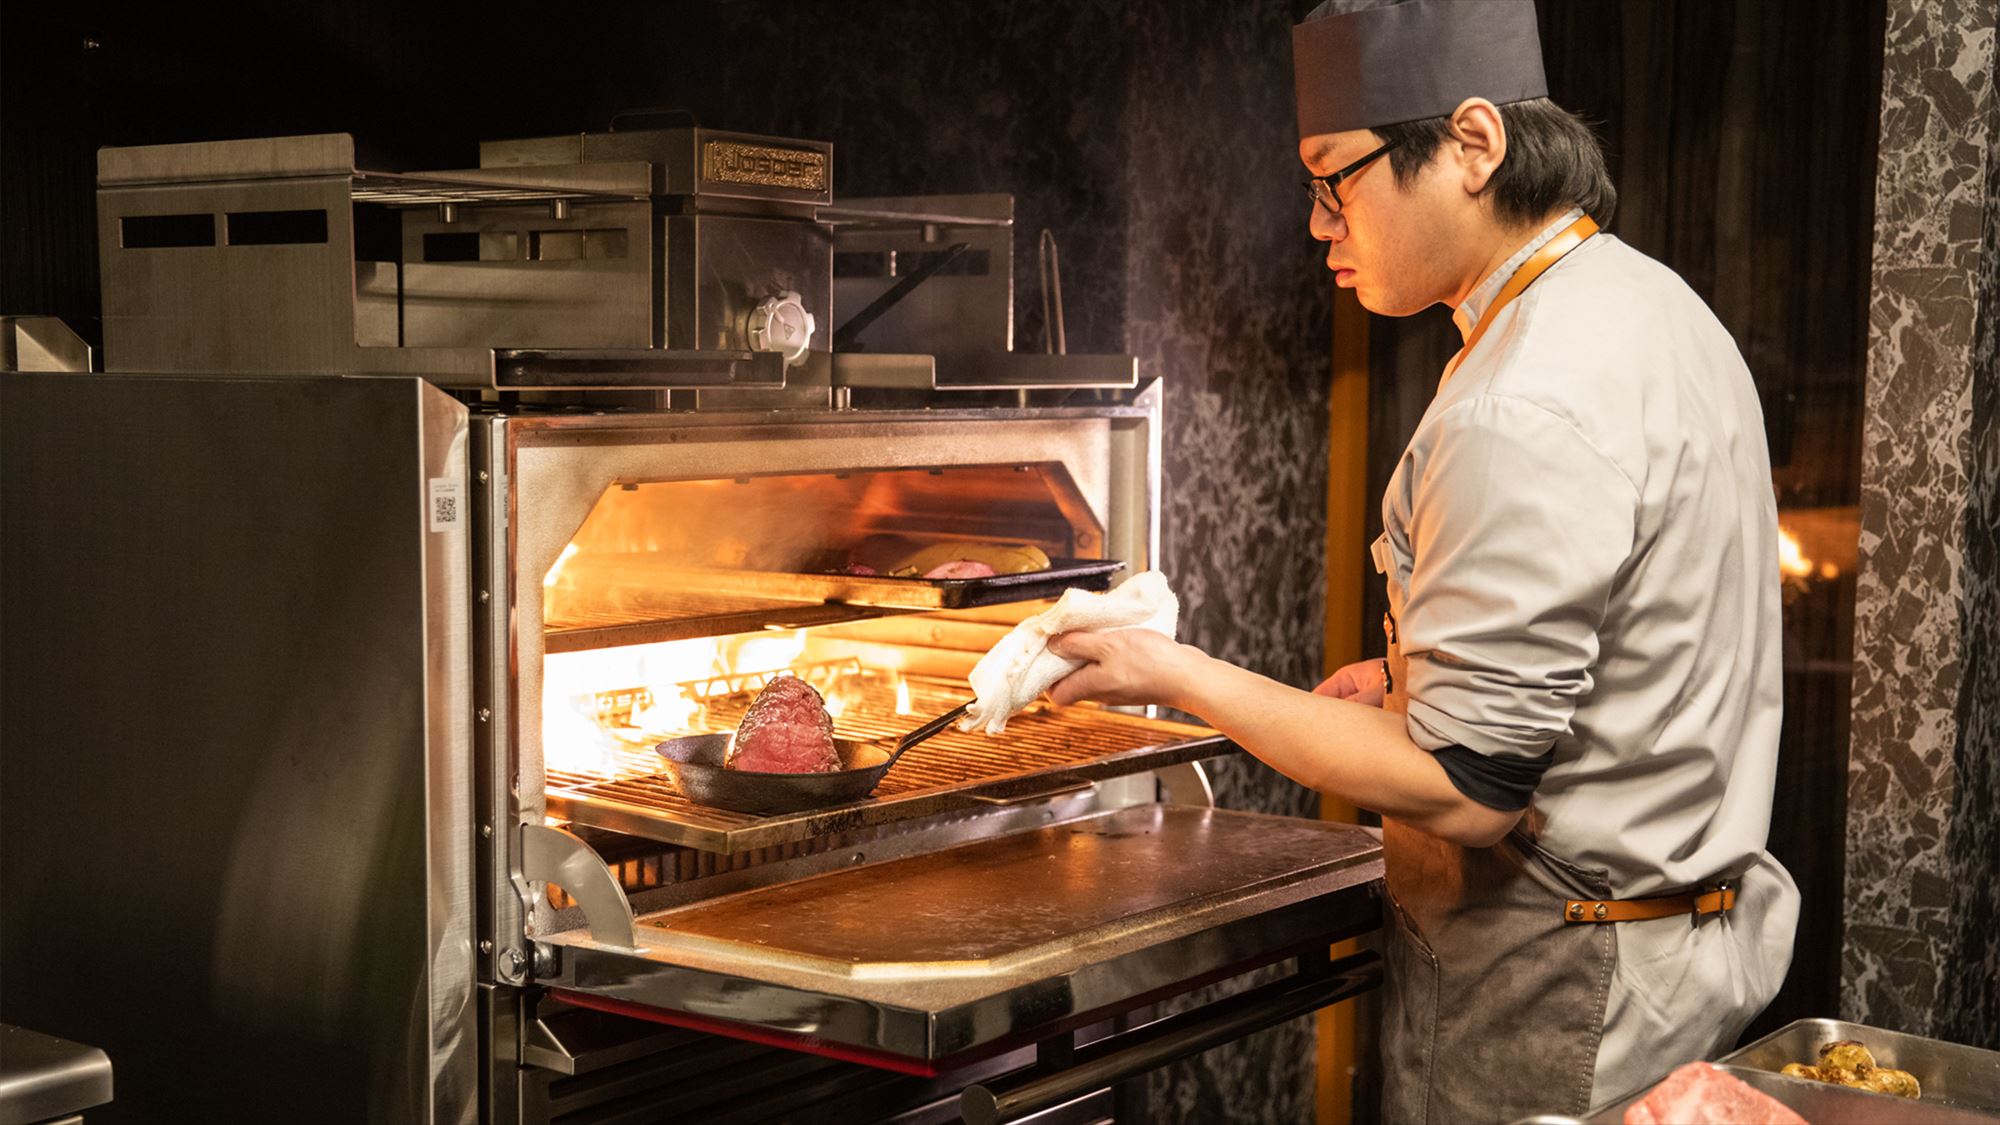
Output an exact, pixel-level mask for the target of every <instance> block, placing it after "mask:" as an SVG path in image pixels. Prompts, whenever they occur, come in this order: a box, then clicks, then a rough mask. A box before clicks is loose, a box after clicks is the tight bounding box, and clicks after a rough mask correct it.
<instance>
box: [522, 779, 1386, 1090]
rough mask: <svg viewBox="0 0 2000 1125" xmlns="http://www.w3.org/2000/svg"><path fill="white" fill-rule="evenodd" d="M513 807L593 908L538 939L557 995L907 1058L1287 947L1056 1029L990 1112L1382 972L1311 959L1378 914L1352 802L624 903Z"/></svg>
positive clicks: (1209, 811) (831, 1051)
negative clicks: (1113, 1030) (1292, 968)
mask: <svg viewBox="0 0 2000 1125" xmlns="http://www.w3.org/2000/svg"><path fill="white" fill-rule="evenodd" d="M529 831H531V832H537V833H547V834H548V835H547V836H544V837H542V840H543V841H544V843H542V844H540V845H531V847H530V849H529V850H530V851H531V852H532V851H533V850H534V849H535V847H541V848H542V849H544V850H543V858H542V859H540V860H538V861H537V863H536V867H537V868H538V869H539V870H538V873H539V874H541V875H542V876H544V877H552V878H555V879H558V880H562V879H568V880H569V881H570V882H571V884H572V885H568V886H565V888H564V889H565V890H567V891H568V892H569V893H570V895H571V896H572V897H573V898H575V899H576V900H577V901H578V902H579V903H580V904H582V906H583V911H582V912H583V914H584V915H585V917H586V919H587V922H586V924H585V925H583V926H580V927H578V928H575V929H568V930H563V931H561V932H553V933H548V934H546V935H542V936H540V937H539V938H538V939H537V940H538V943H539V948H538V952H537V958H536V966H535V968H536V974H535V975H536V977H537V978H538V981H539V983H541V984H543V985H546V986H548V987H549V988H550V989H552V990H553V991H554V993H555V994H556V995H557V996H558V997H560V998H561V999H563V1000H566V1001H569V1002H571V1003H574V1004H577V1005H581V1006H586V1007H592V1008H597V1009H601V1010H607V1011H614V1012H618V1013H621V1014H625V1015H631V1016H637V1017H640V1018H645V1019H650V1020H655V1021H658V1022H662V1023H669V1024H674V1025H678V1026H682V1027H688V1028H694V1029H698V1030H703V1031H709V1032H715V1033H719V1034H724V1035H731V1036H736V1037H739V1038H745V1039H751V1040H755V1041H758V1042H764V1043H770V1044H775V1045H781V1046H786V1047H791V1048H794V1049H798V1050H805V1051H811V1052H814V1053H818V1054H822V1055H828V1056H832V1057H837V1058H842V1059H846V1060H849V1061H855V1062H863V1063H867V1064H870V1065H874V1066H878V1067H883V1068H886V1069H891V1070H896V1071H900V1072H904V1073H910V1074H921V1075H935V1074H940V1073H945V1072H948V1071H951V1070H954V1069H957V1068H959V1067H961V1066H964V1065H966V1064H968V1063H971V1062H974V1061H978V1060H981V1059H985V1058H990V1057H992V1056H994V1055H997V1054H1000V1053H1003V1052H1007V1051H1011V1050H1015V1049H1018V1048H1020V1047H1022V1046H1025V1045H1028V1044H1035V1043H1046V1042H1048V1041H1051V1040H1056V1041H1059V1042H1062V1043H1064V1044H1067V1043H1068V1041H1069V1040H1068V1038H1067V1036H1066V1033H1067V1032H1069V1031H1072V1030H1075V1029H1077V1028H1080V1027H1084V1026H1086V1025H1089V1024H1093V1023H1097V1022H1099V1021H1102V1020H1105V1019H1107V1018H1109V1017H1111V1016H1115V1015H1118V1014H1120V1013H1124V1012H1128V1011H1131V1010H1132V1009H1135V1008H1139V1007H1143V1006H1146V1005H1149V1004H1152V1003H1154V1002H1156V1001H1159V1000H1161V999H1164V998H1166V997H1169V996H1172V995H1176V994H1179V993H1181V992H1185V991H1188V990H1190V989H1193V988H1195V987H1197V986H1200V985H1202V984H1205V983H1209V982H1212V981H1216V980H1221V979H1225V978H1228V977H1233V976H1237V975H1239V974H1242V973H1244V972H1247V971H1249V970H1251V969H1253V968H1256V967H1258V966H1262V965H1267V964H1271V963H1273V962H1276V961H1279V960H1282V959H1285V958H1289V957H1298V958H1300V972H1299V973H1298V974H1297V975H1295V976H1293V977H1291V978H1288V979H1285V980H1281V981H1279V982H1277V983H1276V984H1274V985H1267V986H1264V987H1262V988H1260V989H1257V990H1254V991H1253V992H1252V993H1246V994H1242V995H1239V996H1237V997H1233V998H1232V999H1231V1000H1229V1001H1225V1002H1224V1003H1223V1004H1219V1005H1214V1006H1212V1008H1210V1009H1197V1010H1196V1011H1194V1012H1190V1013H1187V1014H1185V1015H1184V1016H1179V1017H1174V1018H1173V1019H1170V1020H1165V1021H1161V1022H1160V1023H1159V1024H1155V1025H1151V1026H1149V1027H1147V1028H1144V1029H1141V1030H1140V1031H1138V1032H1133V1033H1130V1036H1129V1037H1128V1036H1118V1037H1115V1039H1114V1041H1112V1042H1110V1043H1107V1044H1104V1045H1092V1046H1090V1047H1085V1048H1082V1049H1079V1050H1078V1051H1077V1053H1076V1055H1075V1056H1074V1057H1067V1048H1066V1047H1065V1049H1064V1053H1065V1056H1066V1057H1064V1058H1060V1059H1054V1060H1048V1061H1049V1063H1050V1065H1049V1066H1048V1067H1045V1068H1039V1069H1041V1070H1046V1071H1047V1072H1048V1073H1043V1074H1040V1075H1039V1076H1038V1077H1037V1078H1035V1079H1033V1080H1030V1081H1028V1082H1026V1083H1016V1084H1015V1085H1017V1086H1021V1087H1022V1088H1021V1089H1018V1090H1015V1091H1014V1093H1013V1094H1012V1095H1005V1094H1000V1095H995V1098H996V1105H997V1106H999V1108H998V1109H996V1110H995V1113H996V1115H997V1116H998V1117H1007V1116H1012V1115H1013V1113H1014V1112H1018V1111H1021V1110H1022V1109H1023V1107H1024V1106H1028V1105H1033V1104H1042V1102H1044V1101H1045V1100H1046V1099H1047V1098H1050V1097H1058V1095H1061V1096H1068V1095H1067V1094H1065V1093H1064V1091H1065V1090H1068V1089H1069V1088H1070V1087H1072V1086H1073V1087H1075V1090H1077V1091H1081V1090H1085V1089H1092V1088H1097V1087H1101V1086H1103V1085H1105V1084H1106V1083H1107V1082H1110V1081H1115V1080H1117V1079H1119V1078H1121V1077H1124V1076H1125V1074H1127V1073H1139V1072H1141V1071H1143V1070H1146V1069H1151V1068H1152V1067H1154V1066H1157V1065H1160V1064H1162V1063H1164V1062H1166V1061H1170V1059H1172V1058H1176V1057H1181V1056H1184V1055H1186V1054H1190V1053H1193V1052H1195V1051H1199V1050H1203V1049H1206V1048H1207V1047H1209V1046H1213V1045H1215V1044H1217V1043H1220V1042H1223V1041H1225V1040H1226V1039H1230V1038H1236V1037H1238V1036H1241V1035H1244V1034H1248V1033H1249V1032H1251V1031H1254V1030H1258V1029H1260V1028H1262V1027H1266V1026H1270V1025H1272V1024H1275V1023H1278V1022H1282V1021H1283V1020H1286V1019H1290V1018H1292V1017H1294V1016H1297V1015H1301V1014H1304V1013H1305V1012H1309V1011H1312V1010H1314V1009H1316V1008H1318V1007H1322V1006H1324V1005H1326V1004H1329V1003H1332V1002H1335V1001H1337V1000H1339V999H1342V998H1344V997H1346V996H1349V995H1353V994H1354V993H1356V992H1359V991H1363V990H1365V989H1367V988H1369V987H1372V986H1373V985H1374V984H1375V983H1376V981H1377V980H1378V979H1379V966H1378V965H1377V964H1376V962H1375V960H1374V956H1373V955H1372V954H1367V955H1363V956H1362V957H1359V958H1352V959H1349V960H1348V961H1346V962H1342V963H1341V964H1339V965H1335V966H1329V965H1328V964H1327V961H1326V950H1327V948H1328V946H1329V945H1331V944H1332V943H1333V942H1335V941H1338V940H1341V939H1343V938H1346V937H1350V936H1353V935H1355V934H1357V933H1361V932H1364V931H1367V930H1371V929H1374V928H1375V927H1376V926H1377V925H1378V924H1379V920H1380V899H1379V895H1380V889H1379V888H1380V886H1381V878H1382V858H1381V847H1380V842H1379V840H1378V838H1377V837H1376V836H1375V834H1374V833H1371V832H1369V831H1368V830H1366V829H1362V828H1357V827H1354V826H1352V825H1341V824H1333V823H1327V822H1321V821H1308V820H1302V819H1296V818H1289V817H1278V816H1268V815H1263V814H1258V813H1248V812H1236V811H1229V810H1222V809H1213V808H1206V807H1196V806H1191V805H1181V804H1156V803H1147V804H1139V805H1132V806H1128V807H1124V808H1117V809H1111V810H1108V811H1103V810H1097V809H1092V810H1091V811H1088V812H1086V813H1084V814H1083V815H1079V816H1075V817H1073V818H1069V819H1054V820H1052V821H1051V822H1049V823H1047V824H1045V825H1044V826H1042V827H1040V828H1035V829H1031V830H1028V831H1023V832H1018V833H1014V834H1011V835H1004V836H999V837H997V838H990V839H984V840H979V841H975V842H971V843H966V844H962V845H960V846H957V847H951V848H946V849H944V850H940V851H932V852H927V853H923V854H916V855H910V856H906V857H903V858H894V859H887V860H883V861H880V862H872V863H871V862H867V861H866V857H865V856H853V857H846V856H842V857H833V858H835V859H836V860H849V861H850V862H848V863H847V864H846V865H844V866H829V868H828V869H826V870H824V871H822V872H821V873H818V874H812V875H809V876H807V877H804V878H798V879H792V880H787V881H783V882H777V883H772V884H768V885H765V886H761V887H756V888H753V889H748V890H744V891H742V892H740V893H735V894H724V895H720V896H718V897H714V898H709V899H705V900H702V901H699V902H693V903H689V904H687V905H683V906H676V907H671V908H668V909H664V910H658V911H654V912H650V913H645V914H642V915H639V916H638V917H636V918H635V917H633V916H632V915H631V914H630V913H629V910H625V909H624V902H625V900H624V897H623V894H622V892H620V891H619V889H618V887H617V884H616V882H615V881H614V880H612V879H611V878H610V877H609V874H608V873H607V872H606V869H605V867H604V865H603V863H602V862H601V861H599V860H597V859H596V857H595V855H594V853H591V852H590V851H589V850H588V849H587V847H586V846H585V845H584V844H583V843H582V841H581V840H579V839H577V838H575V837H570V836H567V834H565V833H562V832H561V831H560V830H558V829H553V828H531V829H530V830H529ZM559 837H560V838H566V839H567V841H568V843H567V844H565V843H563V842H562V840H560V839H557V838H559ZM565 853H567V854H568V855H569V857H570V862H569V863H567V865H565V866H563V867H562V868H561V870H560V872H559V873H558V872H557V869H556V867H555V866H554V865H555V864H556V863H557V862H558V857H560V856H562V855H563V854H565ZM852 860H859V861H861V862H851V861H852ZM592 883H595V884H596V885H594V886H593V885H591V884H592ZM1128 1038H1131V1039H1134V1040H1138V1041H1136V1042H1125V1040H1127V1039H1128ZM1046 1053H1047V1052H1045V1054H1046ZM1080 1064H1081V1065H1080ZM1034 1081H1041V1082H1042V1085H1043V1087H1044V1088H1042V1089H1040V1090H1039V1092H1038V1091H1037V1090H1035V1089H1033V1088H1032V1087H1033V1085H1034ZM1051 1082H1053V1085H1051V1084H1050V1083H1051ZM1078 1083H1083V1085H1077V1084H1078ZM1008 1096H1012V1097H1014V1098H1016V1099H1017V1102H1016V1103H1007V1102H1006V1097H1008ZM1019 1099H1026V1100H1025V1102H1021V1101H1019ZM1008 1104H1013V1109H1012V1110H1009V1109H1007V1105H1008ZM1047 1104H1055V1103H1054V1102H1048V1103H1047Z"/></svg>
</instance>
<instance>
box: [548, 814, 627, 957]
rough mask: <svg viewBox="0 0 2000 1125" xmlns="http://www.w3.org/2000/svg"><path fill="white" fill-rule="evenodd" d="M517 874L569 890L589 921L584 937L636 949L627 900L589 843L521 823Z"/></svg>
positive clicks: (572, 836)
mask: <svg viewBox="0 0 2000 1125" xmlns="http://www.w3.org/2000/svg"><path fill="white" fill-rule="evenodd" d="M521 873H522V874H523V875H525V876H526V877H527V878H528V879H529V880H530V881H532V882H537V883H554V884H555V885H556V886H558V887H561V888H562V889H563V890H565V891H568V892H569V897H571V898H573V899H575V900H576V904H577V905H578V906H580V907H582V908H583V916H584V918H585V920H587V921H588V922H589V923H590V939H591V940H592V941H595V942H597V943H598V944H599V945H615V946H618V947H619V948H621V949H637V948H638V947H639V937H638V931H637V929H636V928H635V927H634V926H633V924H632V904H631V903H630V902H628V901H626V898H625V890H624V888H622V887H620V886H619V885H618V881H617V880H616V879H613V878H612V877H611V869H610V868H608V867H606V866H604V861H603V860H601V859H599V858H597V853H596V852H593V851H591V850H590V845H588V844H586V843H584V842H583V841H582V840H580V839H578V838H577V837H575V836H574V835H572V834H570V833H568V832H565V831H563V830H562V829H560V828H550V827H548V826H547V825H544V824H524V825H522V826H521Z"/></svg>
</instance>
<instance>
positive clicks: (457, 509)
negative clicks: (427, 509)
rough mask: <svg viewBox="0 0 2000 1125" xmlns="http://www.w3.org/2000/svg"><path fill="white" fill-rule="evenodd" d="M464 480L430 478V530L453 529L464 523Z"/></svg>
mask: <svg viewBox="0 0 2000 1125" xmlns="http://www.w3.org/2000/svg"><path fill="white" fill-rule="evenodd" d="M464 497H465V482H464V481H462V480H453V479H452V478H450V477H432V478H431V530H432V531H455V530H457V529H458V528H459V527H462V526H463V525H464V523H465V498H464Z"/></svg>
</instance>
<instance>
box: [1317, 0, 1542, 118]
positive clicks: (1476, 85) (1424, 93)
mask: <svg viewBox="0 0 2000 1125" xmlns="http://www.w3.org/2000/svg"><path fill="white" fill-rule="evenodd" d="M1355 9H1356V0H1327V2H1326V3H1323V4H1321V5H1320V6H1319V7H1317V8H1315V9H1313V11H1312V13H1311V14H1310V15H1308V16H1306V21H1305V22H1304V23H1302V24H1300V25H1298V26H1297V27H1295V28H1293V29H1292V76H1293V81H1294V83H1295V84H1296V86H1297V90H1298V99H1299V137H1300V138H1301V139H1303V138H1306V137H1312V136H1317V135H1319V134H1321V133H1342V132H1346V131H1347V130H1349V129H1376V128H1380V127H1382V126H1384V125H1395V124H1399V123H1401V122H1404V121H1421V120H1423V119H1425V118H1429V117H1443V116H1444V115H1446V114H1448V113H1450V112H1451V111H1452V110H1454V109H1457V108H1458V106H1459V103H1461V102H1463V101H1465V99H1467V98H1472V97H1480V98H1485V99H1486V100H1488V101H1490V102H1492V103H1494V104H1495V105H1505V104H1507V103H1508V102H1518V101H1525V100H1527V99H1529V98H1544V97H1547V96H1548V93H1549V85H1548V79H1547V78H1546V77H1544V76H1543V74H1542V39H1541V35H1540V33H1538V32H1537V31H1536V30H1535V0H1389V2H1388V3H1386V4H1380V5H1378V6H1375V7H1365V8H1360V9H1359V10H1355Z"/></svg>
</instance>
